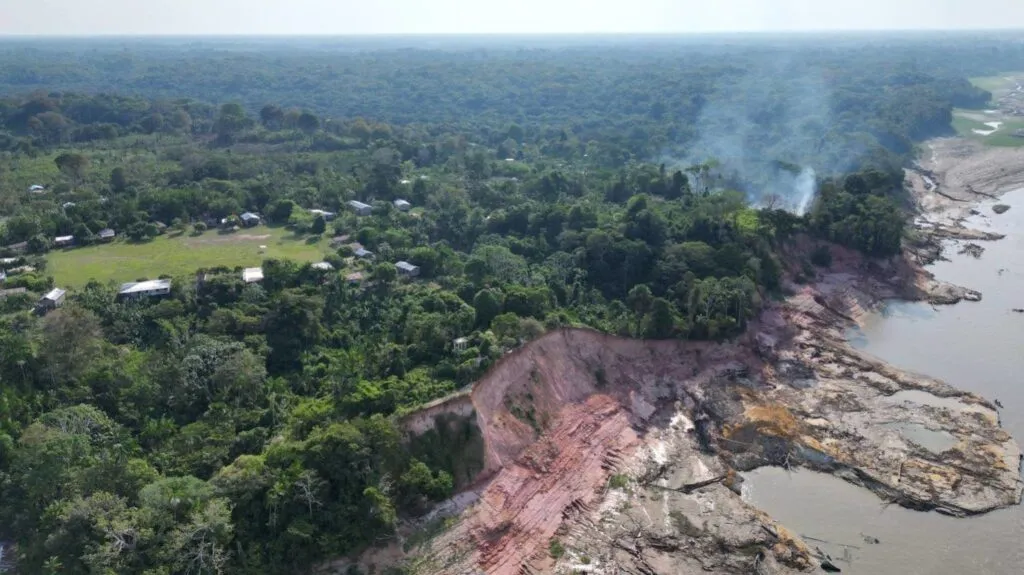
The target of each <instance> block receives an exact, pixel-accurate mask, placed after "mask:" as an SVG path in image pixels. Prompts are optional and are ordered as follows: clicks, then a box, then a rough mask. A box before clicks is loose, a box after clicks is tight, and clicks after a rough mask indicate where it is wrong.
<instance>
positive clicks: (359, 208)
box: [348, 200, 373, 216]
mask: <svg viewBox="0 0 1024 575" xmlns="http://www.w3.org/2000/svg"><path fill="white" fill-rule="evenodd" d="M348 207H350V208H352V211H353V212H355V213H356V215H357V216H368V215H370V214H371V213H373V207H372V206H370V204H364V203H363V202H360V201H357V200H352V201H350V202H349V203H348Z"/></svg>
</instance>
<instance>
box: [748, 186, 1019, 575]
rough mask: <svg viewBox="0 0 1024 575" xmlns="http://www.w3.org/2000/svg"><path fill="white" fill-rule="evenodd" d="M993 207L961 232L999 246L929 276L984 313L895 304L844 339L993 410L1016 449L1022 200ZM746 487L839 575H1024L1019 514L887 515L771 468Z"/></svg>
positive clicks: (951, 254) (837, 484)
mask: <svg viewBox="0 0 1024 575" xmlns="http://www.w3.org/2000/svg"><path fill="white" fill-rule="evenodd" d="M994 203H995V202H991V203H988V204H985V205H982V206H980V207H979V210H980V211H981V212H982V214H983V216H981V217H979V216H975V217H974V218H972V219H971V220H970V222H969V225H971V226H972V227H977V228H980V229H985V230H991V231H996V232H999V233H1004V234H1006V236H1007V237H1006V238H1005V239H1004V240H1001V241H998V242H979V243H981V244H982V245H983V246H984V247H985V248H986V250H985V253H984V254H983V255H982V256H981V258H980V259H975V258H974V257H972V256H970V255H967V254H964V255H958V254H957V253H956V252H957V249H958V248H957V246H956V245H953V246H950V247H949V248H948V249H947V251H946V257H948V258H949V259H950V260H952V261H949V262H938V263H936V264H935V265H934V266H933V267H932V268H931V271H933V272H934V273H935V274H936V276H937V277H938V278H939V279H941V280H945V281H948V282H952V283H954V284H957V285H962V286H965V287H969V288H972V289H976V290H979V291H981V292H982V294H983V299H982V301H981V302H978V303H969V302H964V303H960V304H958V305H955V306H949V307H941V308H933V307H932V306H930V305H928V304H924V303H908V302H893V303H890V304H889V305H887V306H886V308H885V309H884V310H883V312H881V313H878V314H876V315H874V316H872V317H871V318H870V319H869V321H868V322H867V324H866V325H865V327H864V328H863V329H860V330H856V331H852V332H851V333H850V338H851V341H852V342H853V343H854V345H856V346H857V347H859V348H860V349H863V350H865V351H867V352H868V353H870V354H872V355H874V356H876V357H878V358H881V359H883V360H885V361H887V362H889V363H891V364H893V365H895V366H898V367H901V368H904V369H907V370H910V371H915V372H918V373H924V374H927V375H930V376H933V377H937V378H940V379H943V380H945V381H947V382H949V383H950V384H952V385H955V386H957V387H959V388H961V389H965V390H968V391H973V392H975V393H978V394H980V395H982V396H984V397H987V398H989V399H999V400H1000V401H1001V402H1002V403H1003V405H1004V406H1005V409H1003V410H1001V418H1002V423H1003V427H1005V428H1006V429H1007V430H1008V431H1009V432H1010V433H1011V434H1013V436H1014V437H1015V438H1016V439H1017V441H1018V442H1021V443H1024V376H1022V374H1024V314H1018V313H1014V312H1013V311H1012V309H1013V308H1024V190H1020V191H1017V192H1012V193H1009V194H1006V195H1005V196H1003V198H1002V200H1000V203H1004V204H1007V205H1010V206H1012V207H1011V209H1010V211H1008V212H1006V213H1005V214H1002V215H995V214H994V213H993V212H992V210H991V206H992V204H994ZM905 398H906V399H907V400H910V401H920V400H922V399H923V398H920V397H916V396H914V395H909V396H906V397H905ZM746 478H747V483H746V484H745V486H744V496H745V497H746V498H747V499H748V501H750V502H751V503H753V504H754V505H756V506H757V507H759V508H761V509H763V510H764V511H766V512H768V513H769V514H770V515H771V516H772V517H774V518H775V519H776V520H778V521H779V522H780V523H782V524H783V525H785V526H786V527H788V528H789V529H790V530H792V531H794V532H796V533H799V534H801V535H803V536H805V538H807V539H806V540H807V542H808V544H810V545H812V546H819V547H820V548H821V550H822V551H824V552H826V553H828V554H829V555H830V556H831V557H832V558H833V559H834V560H835V561H836V565H837V566H839V567H840V568H842V570H843V573H852V574H862V575H869V574H870V575H888V574H892V575H896V574H899V575H909V574H918V573H920V574H929V575H968V574H988V573H992V574H999V575H1002V574H1019V573H1024V508H1022V507H1015V508H1011V509H1005V510H1002V511H996V512H993V513H989V514H987V515H983V516H980V517H972V518H965V519H954V518H951V517H946V516H943V515H939V514H937V513H921V512H916V511H909V510H906V509H902V508H899V507H896V506H888V507H886V506H884V505H883V504H882V502H881V500H880V499H879V498H878V497H876V496H875V495H874V494H872V493H871V492H869V491H867V490H864V489H861V488H858V487H855V486H853V485H850V484H848V483H846V482H844V481H842V480H840V479H837V478H835V477H832V476H829V475H823V474H818V473H814V472H809V471H794V472H786V471H784V470H781V469H778V468H770V469H761V470H758V471H755V472H753V473H750V474H747V476H746ZM811 538H813V539H811ZM869 538H877V539H878V541H879V542H878V543H877V544H875V543H874V542H873V539H869ZM814 539H820V540H825V541H829V542H830V543H827V544H826V543H821V542H818V541H815V540H814ZM869 541H870V542H869Z"/></svg>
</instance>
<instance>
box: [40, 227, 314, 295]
mask: <svg viewBox="0 0 1024 575" xmlns="http://www.w3.org/2000/svg"><path fill="white" fill-rule="evenodd" d="M329 242H330V240H329V238H327V237H324V238H321V239H319V241H316V242H315V243H308V242H307V240H306V238H299V237H296V236H295V235H294V234H292V232H291V231H289V230H287V229H285V228H280V227H273V228H270V227H266V226H257V227H255V228H249V229H243V230H240V231H238V232H235V233H229V234H221V233H219V232H218V231H217V230H210V231H207V232H206V233H204V234H203V235H201V236H195V237H193V236H190V235H188V234H185V235H182V236H178V237H173V236H171V235H164V236H160V237H158V238H156V239H155V240H153V241H151V242H146V243H141V244H136V243H130V242H126V241H123V240H118V241H116V242H113V243H110V244H102V245H97V246H90V247H83V248H71V249H67V250H59V251H53V252H50V254H49V255H48V256H47V262H48V263H47V273H48V274H50V275H52V276H53V279H54V281H55V282H56V284H57V285H58V286H62V287H80V286H83V285H85V284H86V283H88V282H89V280H92V279H95V280H98V281H100V282H104V283H105V282H107V281H109V280H113V281H115V282H129V281H135V280H138V279H143V278H146V279H154V278H156V277H159V276H161V275H171V276H181V275H188V274H192V273H194V272H195V271H196V270H198V269H199V268H207V267H214V266H227V267H235V266H245V267H255V266H258V265H260V263H261V262H262V261H263V260H264V259H267V258H282V259H284V258H287V259H293V260H297V261H305V262H314V261H320V260H322V259H323V257H324V255H326V254H328V253H331V250H330V246H329ZM261 245H262V246H266V247H267V248H266V250H265V253H262V254H261V253H260V246H261Z"/></svg>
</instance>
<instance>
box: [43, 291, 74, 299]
mask: <svg viewBox="0 0 1024 575" xmlns="http://www.w3.org/2000/svg"><path fill="white" fill-rule="evenodd" d="M66 293H68V292H67V290H62V289H60V288H53V289H52V290H50V291H48V292H46V295H44V296H43V299H48V300H50V301H57V300H59V299H60V298H62V297H64V294H66Z"/></svg>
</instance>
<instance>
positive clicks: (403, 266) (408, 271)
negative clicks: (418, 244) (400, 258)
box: [395, 262, 420, 278]
mask: <svg viewBox="0 0 1024 575" xmlns="http://www.w3.org/2000/svg"><path fill="white" fill-rule="evenodd" d="M395 267H396V268H397V269H398V273H399V274H400V275H403V276H405V277H410V278H414V277H416V276H418V275H420V267H419V266H414V265H412V264H411V263H409V262H398V263H396V264H395Z"/></svg>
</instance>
